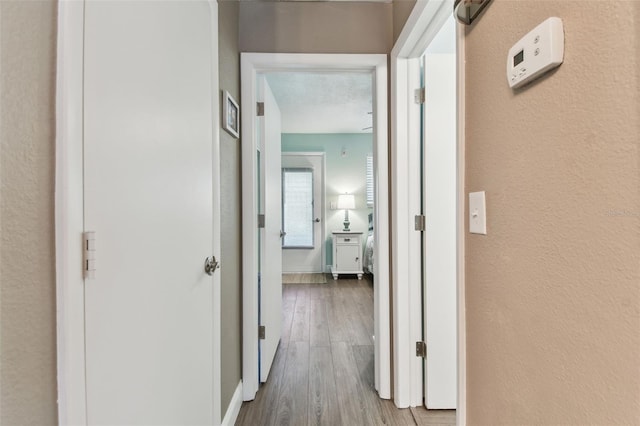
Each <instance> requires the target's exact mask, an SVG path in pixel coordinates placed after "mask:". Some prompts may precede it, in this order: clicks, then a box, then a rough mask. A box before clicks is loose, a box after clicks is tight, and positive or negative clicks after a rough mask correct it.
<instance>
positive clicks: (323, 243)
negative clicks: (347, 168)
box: [280, 150, 327, 273]
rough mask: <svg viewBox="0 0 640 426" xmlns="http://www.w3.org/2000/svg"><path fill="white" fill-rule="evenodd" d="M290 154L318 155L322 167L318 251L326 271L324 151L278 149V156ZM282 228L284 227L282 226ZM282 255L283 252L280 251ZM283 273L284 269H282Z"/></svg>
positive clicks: (325, 170) (325, 164)
mask: <svg viewBox="0 0 640 426" xmlns="http://www.w3.org/2000/svg"><path fill="white" fill-rule="evenodd" d="M284 155H291V156H301V155H304V156H309V157H320V163H321V166H320V167H321V168H322V179H321V180H320V185H321V188H322V190H321V191H320V211H321V212H322V230H321V232H322V234H321V236H322V240H321V241H320V245H321V247H320V251H321V257H322V259H321V262H322V263H321V264H320V268H321V271H322V273H326V272H327V270H326V269H327V260H326V259H327V253H326V251H327V250H326V240H325V236H326V234H327V219H326V215H325V207H326V206H325V200H326V199H327V189H326V173H327V163H326V158H325V153H324V152H316V151H284V152H283V151H282V150H281V151H280V156H281V157H282V156H284ZM283 229H284V227H283ZM282 254H283V255H284V252H283V253H282ZM282 272H283V273H285V272H284V271H282Z"/></svg>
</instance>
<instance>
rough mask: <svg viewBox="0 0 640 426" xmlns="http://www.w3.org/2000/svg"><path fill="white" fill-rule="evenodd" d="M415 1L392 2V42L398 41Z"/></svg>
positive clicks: (395, 0)
mask: <svg viewBox="0 0 640 426" xmlns="http://www.w3.org/2000/svg"><path fill="white" fill-rule="evenodd" d="M415 4H416V0H394V2H393V42H394V43H395V42H396V41H397V40H398V36H399V35H400V33H401V32H402V28H403V27H404V24H405V22H407V18H409V15H411V11H412V10H413V6H415Z"/></svg>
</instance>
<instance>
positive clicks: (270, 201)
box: [258, 76, 282, 382]
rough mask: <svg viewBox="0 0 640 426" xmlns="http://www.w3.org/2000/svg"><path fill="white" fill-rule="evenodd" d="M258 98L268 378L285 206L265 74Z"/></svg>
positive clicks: (263, 345) (262, 365)
mask: <svg viewBox="0 0 640 426" xmlns="http://www.w3.org/2000/svg"><path fill="white" fill-rule="evenodd" d="M258 102H264V116H263V117H259V118H258V122H259V123H258V134H259V138H258V140H259V147H260V150H261V153H260V161H261V163H262V164H261V165H260V172H261V181H262V184H263V185H264V196H263V197H261V200H260V204H261V213H262V214H264V217H265V221H264V228H263V230H262V233H261V235H260V289H259V292H258V294H259V299H260V300H259V319H258V321H259V323H260V325H261V326H263V327H264V328H265V338H264V339H260V344H259V356H258V359H259V361H258V363H259V371H260V374H259V376H260V381H261V382H266V381H267V377H268V375H269V370H270V369H271V364H272V363H273V358H274V356H275V354H276V350H277V349H278V343H279V342H280V334H281V332H282V210H281V206H280V200H281V189H282V188H281V180H280V177H281V175H280V174H281V169H280V164H281V159H280V152H281V147H280V144H281V133H282V132H281V130H280V129H281V121H280V109H279V108H278V104H277V103H276V100H275V98H274V97H273V93H271V89H270V88H269V85H268V83H267V81H266V79H265V78H264V76H259V78H258Z"/></svg>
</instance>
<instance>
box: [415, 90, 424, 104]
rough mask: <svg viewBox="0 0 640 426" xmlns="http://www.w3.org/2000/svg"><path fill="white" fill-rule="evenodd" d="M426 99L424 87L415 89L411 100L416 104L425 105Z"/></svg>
mask: <svg viewBox="0 0 640 426" xmlns="http://www.w3.org/2000/svg"><path fill="white" fill-rule="evenodd" d="M426 99H427V96H426V93H425V90H424V87H421V88H419V89H416V90H415V92H414V93H413V100H414V102H415V103H417V104H423V103H425V101H426Z"/></svg>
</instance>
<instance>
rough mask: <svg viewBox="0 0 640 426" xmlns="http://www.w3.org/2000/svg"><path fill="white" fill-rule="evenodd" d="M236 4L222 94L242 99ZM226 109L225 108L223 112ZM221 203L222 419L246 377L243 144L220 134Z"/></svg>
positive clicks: (227, 16) (227, 11)
mask: <svg viewBox="0 0 640 426" xmlns="http://www.w3.org/2000/svg"><path fill="white" fill-rule="evenodd" d="M238 6H239V4H238V2H236V1H221V2H219V3H218V24H219V29H218V30H219V40H218V44H219V48H220V53H219V56H220V90H221V91H222V90H227V91H228V92H229V93H230V94H231V96H232V97H233V98H234V99H235V100H236V101H240V54H239V53H238ZM220 110H221V111H222V108H220ZM220 156H221V159H220V163H221V167H222V169H221V179H222V185H221V200H222V206H221V207H222V218H221V225H222V253H221V256H220V258H221V261H220V263H221V265H222V267H221V269H220V271H221V273H222V277H221V283H222V288H221V298H222V319H221V327H222V341H221V349H222V415H223V416H224V413H226V411H227V407H228V406H229V402H230V401H231V397H232V396H233V392H234V391H235V390H236V387H237V386H238V382H239V381H240V379H241V378H242V297H241V296H242V293H241V292H242V289H241V284H242V264H241V260H242V259H241V238H242V235H241V230H242V224H241V222H240V220H241V216H242V215H241V204H240V203H241V192H240V183H241V180H240V140H238V139H235V138H234V137H233V136H231V135H230V134H229V133H227V132H226V131H225V130H220Z"/></svg>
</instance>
